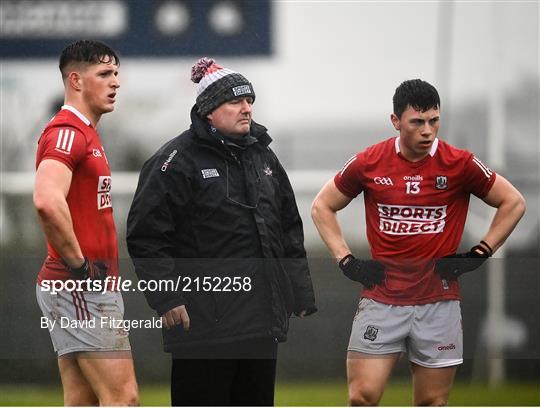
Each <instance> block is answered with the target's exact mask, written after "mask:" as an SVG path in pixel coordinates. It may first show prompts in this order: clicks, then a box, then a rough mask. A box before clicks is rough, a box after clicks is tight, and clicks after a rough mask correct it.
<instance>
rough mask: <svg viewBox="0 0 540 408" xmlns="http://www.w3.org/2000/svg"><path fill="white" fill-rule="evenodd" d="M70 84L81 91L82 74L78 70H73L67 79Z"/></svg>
mask: <svg viewBox="0 0 540 408" xmlns="http://www.w3.org/2000/svg"><path fill="white" fill-rule="evenodd" d="M66 81H67V83H68V85H69V86H70V87H71V88H72V89H74V90H76V91H80V90H81V87H82V78H81V74H79V73H78V72H77V71H71V72H70V73H69V75H68V76H67V79H66Z"/></svg>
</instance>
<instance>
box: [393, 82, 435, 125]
mask: <svg viewBox="0 0 540 408" xmlns="http://www.w3.org/2000/svg"><path fill="white" fill-rule="evenodd" d="M393 102H394V114H395V115H396V116H397V117H398V118H401V115H402V114H403V112H404V111H405V109H407V106H411V107H412V108H414V109H415V110H418V111H422V112H425V111H427V110H430V109H432V108H436V109H438V108H439V107H440V106H441V100H440V98H439V93H438V92H437V90H436V89H435V87H434V86H433V85H431V84H430V83H427V82H426V81H422V80H421V79H410V80H408V81H405V82H402V83H401V85H399V86H398V87H397V88H396V93H395V94H394V98H393Z"/></svg>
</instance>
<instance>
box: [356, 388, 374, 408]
mask: <svg viewBox="0 0 540 408" xmlns="http://www.w3.org/2000/svg"><path fill="white" fill-rule="evenodd" d="M380 399H381V396H380V395H379V394H378V393H376V392H373V391H368V390H366V389H359V390H354V391H349V406H351V407H361V406H374V405H377V404H378V403H379V400H380Z"/></svg>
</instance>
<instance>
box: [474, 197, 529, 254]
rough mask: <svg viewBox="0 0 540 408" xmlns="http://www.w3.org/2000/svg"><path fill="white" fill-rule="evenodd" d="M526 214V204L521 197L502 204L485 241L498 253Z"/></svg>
mask: <svg viewBox="0 0 540 408" xmlns="http://www.w3.org/2000/svg"><path fill="white" fill-rule="evenodd" d="M524 213H525V202H524V200H523V199H522V198H520V197H518V198H516V199H514V200H509V201H508V202H505V203H502V204H501V205H500V206H499V208H497V212H496V213H495V216H494V217H493V221H492V222H491V225H490V227H489V230H488V232H487V233H486V235H485V236H484V238H483V240H484V241H485V242H487V243H488V244H489V245H490V246H491V247H492V248H493V251H496V250H497V249H498V248H500V247H501V246H502V244H504V241H506V239H507V238H508V236H509V235H510V234H511V233H512V231H513V230H514V228H515V227H516V225H517V223H518V222H519V220H520V219H521V217H522V216H523V214H524Z"/></svg>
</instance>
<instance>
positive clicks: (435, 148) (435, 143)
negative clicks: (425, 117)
mask: <svg viewBox="0 0 540 408" xmlns="http://www.w3.org/2000/svg"><path fill="white" fill-rule="evenodd" d="M394 144H395V146H396V154H398V153H399V152H400V149H399V136H398V137H396V141H395V143H394ZM438 146H439V138H437V137H436V138H435V140H434V141H433V144H432V145H431V150H430V151H429V155H430V156H431V157H433V156H435V153H436V152H437V147H438Z"/></svg>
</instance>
